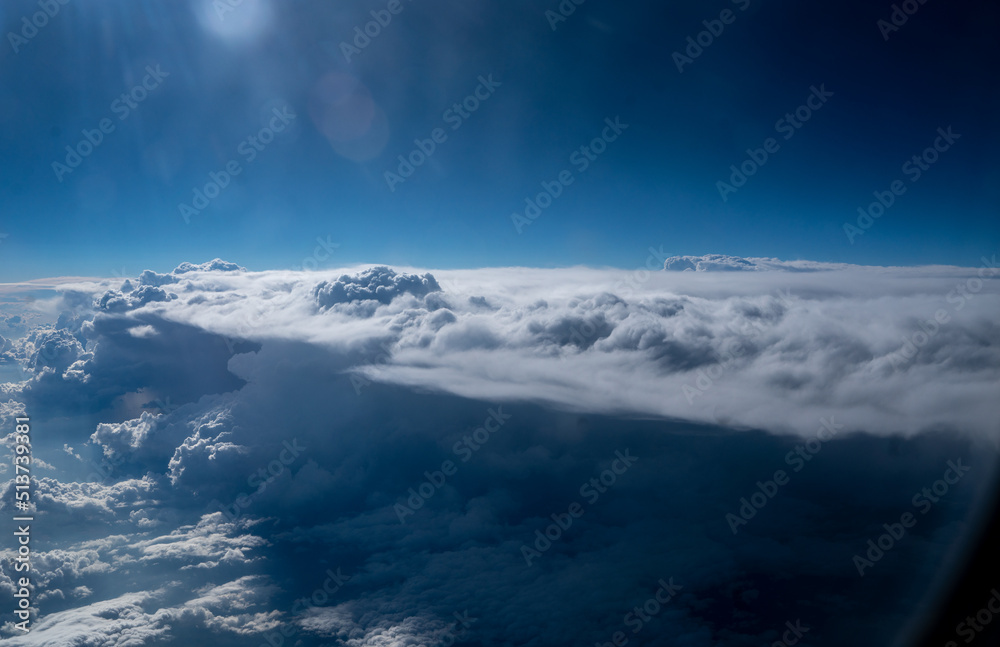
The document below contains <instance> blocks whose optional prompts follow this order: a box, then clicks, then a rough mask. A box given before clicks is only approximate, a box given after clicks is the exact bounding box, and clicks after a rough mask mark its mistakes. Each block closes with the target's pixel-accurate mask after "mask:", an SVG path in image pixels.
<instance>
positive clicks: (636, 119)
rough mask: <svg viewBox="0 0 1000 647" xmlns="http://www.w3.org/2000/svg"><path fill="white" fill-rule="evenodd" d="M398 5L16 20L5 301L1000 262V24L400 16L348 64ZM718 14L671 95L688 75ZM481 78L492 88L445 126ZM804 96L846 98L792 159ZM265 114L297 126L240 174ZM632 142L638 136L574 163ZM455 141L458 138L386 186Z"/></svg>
mask: <svg viewBox="0 0 1000 647" xmlns="http://www.w3.org/2000/svg"><path fill="white" fill-rule="evenodd" d="M386 6H387V3H380V2H353V1H352V2H341V3H337V6H336V7H331V6H329V4H328V3H325V2H316V1H300V2H294V3H277V2H266V1H265V0H246V1H245V2H243V3H242V4H240V5H239V6H236V7H233V8H232V10H231V11H226V12H224V13H221V14H220V13H219V12H218V11H216V10H215V9H213V8H212V4H211V3H209V2H201V1H196V2H177V3H169V4H168V3H153V2H125V1H117V0H101V1H100V2H87V3H84V2H75V3H74V2H71V3H69V4H67V5H65V6H60V8H59V11H58V13H56V14H55V15H54V16H52V17H51V18H50V19H48V21H47V24H45V25H44V26H43V27H41V28H39V29H37V33H35V34H34V35H33V36H32V37H31V38H23V36H22V38H20V39H19V38H17V37H16V36H15V37H11V36H10V35H9V34H11V33H14V34H23V33H28V34H31V33H34V32H33V31H32V30H30V29H29V30H28V31H27V32H24V31H23V30H24V23H23V18H24V17H25V16H29V17H30V16H31V15H32V14H33V13H35V12H37V11H38V10H39V9H38V5H37V3H33V2H20V1H18V2H8V3H4V6H3V9H2V10H0V31H2V32H3V33H4V34H7V36H6V38H5V42H4V43H3V44H2V47H0V51H2V54H0V56H2V57H3V66H2V69H3V72H2V73H0V96H2V97H3V103H4V106H3V108H4V109H3V110H2V111H0V115H2V116H0V136H2V138H3V141H4V143H5V151H4V152H5V154H4V156H3V158H2V161H0V167H2V173H3V178H4V181H3V183H2V184H0V205H2V210H0V232H2V233H5V234H7V237H6V238H3V239H2V240H0V276H2V277H4V280H16V279H25V278H33V277H42V276H53V275H67V274H77V275H98V276H111V275H113V274H114V273H116V272H117V273H123V271H124V273H127V274H135V273H137V272H138V271H140V270H142V269H145V268H152V269H157V270H160V271H166V270H169V269H171V268H172V267H174V266H176V265H177V264H178V263H180V262H181V261H197V262H200V261H204V260H207V259H210V258H214V257H222V258H226V259H229V260H232V261H235V262H238V263H240V264H241V265H243V266H245V267H247V268H249V269H269V268H290V267H297V266H301V265H302V263H303V260H304V259H306V258H308V257H310V256H312V254H313V252H314V250H315V248H316V245H317V243H316V239H317V238H320V239H322V240H328V241H329V240H332V241H335V242H336V243H337V244H339V247H337V249H336V253H335V254H333V255H331V256H330V257H329V258H327V259H323V261H322V262H323V263H324V264H328V265H331V266H335V265H345V264H351V263H358V262H380V263H388V264H408V265H415V266H424V267H438V268H460V267H483V266H507V265H524V266H537V267H553V266H567V265H575V264H587V265H595V266H606V265H608V266H616V267H623V268H630V267H637V266H639V265H641V264H642V263H643V261H644V259H645V258H646V255H647V249H648V248H649V247H650V246H654V247H662V248H663V249H664V250H665V251H667V252H669V253H674V254H703V253H725V254H733V255H738V256H767V257H770V256H774V257H779V258H784V259H812V260H821V261H841V262H849V263H860V264H873V265H890V264H902V265H917V264H927V263H945V264H956V265H962V266H975V265H977V264H978V261H979V258H980V257H981V256H982V255H983V254H984V253H987V252H989V251H991V250H994V251H995V249H996V243H997V241H998V239H1000V228H998V225H997V218H996V207H997V202H998V193H997V186H998V181H1000V169H998V164H997V161H996V158H995V155H993V154H992V152H993V151H995V150H997V144H998V141H997V140H998V137H997V130H996V126H995V115H996V114H997V108H998V102H997V90H996V87H997V84H996V75H997V71H996V66H995V64H994V62H995V60H996V47H997V46H996V45H995V44H994V43H993V42H992V41H993V34H994V33H995V27H996V18H997V10H996V9H995V8H987V7H984V8H980V9H978V10H977V11H971V10H969V9H965V8H956V7H952V6H949V5H948V4H947V3H942V2H936V3H935V2H931V3H927V4H924V5H921V6H920V8H919V10H918V11H917V12H916V13H914V14H913V15H912V16H910V17H909V18H908V19H907V21H906V23H905V24H903V25H902V26H901V27H900V28H899V29H898V30H897V31H892V32H888V40H886V39H884V38H883V33H882V32H881V31H880V29H879V26H878V21H879V20H880V19H889V18H890V14H891V11H892V10H891V8H890V6H889V5H888V4H885V5H884V6H883V4H882V3H862V2H847V3H838V4H837V5H835V6H824V7H823V8H822V10H821V11H820V10H818V9H816V8H815V7H810V6H801V5H798V4H796V3H791V2H776V3H763V2H758V1H756V0H751V1H750V2H746V1H745V0H740V2H738V3H736V2H715V3H693V2H682V3H670V4H669V6H662V4H661V3H653V2H641V3H630V5H629V6H628V7H621V6H618V5H615V4H613V3H602V2H597V1H591V2H588V3H586V4H584V5H582V6H580V7H578V8H577V9H576V11H575V12H574V13H573V14H572V15H570V16H568V17H566V20H565V21H561V22H557V23H554V24H555V29H554V30H553V28H552V24H553V23H550V17H547V16H546V11H552V10H557V6H558V3H555V2H537V1H527V0H516V1H511V2H504V3H499V2H458V1H454V2H444V1H442V2H434V3H431V2H410V1H409V0H402V2H401V4H399V5H398V6H397V7H396V8H397V9H399V12H398V13H396V14H392V15H390V14H381V16H382V17H383V20H385V18H384V16H386V15H390V17H391V20H389V21H388V24H386V25H385V26H382V27H380V29H379V30H378V32H379V33H378V34H377V35H376V36H375V37H374V38H372V39H371V40H370V42H368V43H367V44H365V43H364V41H358V42H359V43H361V44H365V46H364V48H363V49H361V48H359V51H355V52H350V56H349V58H350V61H348V60H347V58H348V56H347V55H345V52H346V51H347V49H345V48H344V47H343V46H342V45H341V43H344V42H347V43H351V42H353V40H354V37H355V34H356V32H355V28H356V27H359V28H361V29H364V28H365V25H366V23H369V22H370V21H372V20H373V17H372V15H371V14H370V12H371V11H376V12H378V11H383V10H385V9H386ZM724 10H728V11H730V12H732V13H731V14H728V15H727V17H728V18H729V19H730V24H728V25H724V29H723V30H722V32H721V33H720V34H719V35H718V36H713V37H712V39H711V40H712V42H711V44H709V45H707V46H706V47H704V48H703V51H702V52H701V53H700V54H699V55H698V56H697V57H694V58H692V59H691V61H690V62H688V63H686V64H685V65H684V66H683V71H682V72H681V71H679V70H678V68H677V65H676V63H675V60H676V59H675V56H674V53H675V52H678V51H680V52H684V51H685V49H686V48H687V47H688V44H689V43H688V41H687V38H688V37H689V36H690V37H692V38H695V39H696V38H698V36H699V32H702V31H704V30H705V29H706V27H705V26H704V24H703V21H709V22H710V24H712V25H715V23H712V22H711V21H715V20H717V19H718V18H719V17H720V13H722V12H723V11H724ZM716 29H718V27H717V26H716ZM371 30H372V31H374V28H371ZM702 39H703V42H707V41H708V40H709V39H708V38H707V36H703V37H702ZM15 50H16V51H15ZM692 51H697V50H692ZM157 66H159V67H157ZM147 68H148V69H151V70H154V71H155V70H161V71H162V72H161V73H160V74H158V75H156V79H153V78H147V76H148V75H149V72H147ZM490 75H492V77H490ZM481 76H482V77H486V78H492V79H493V80H494V81H495V82H496V84H497V85H495V87H493V88H492V89H491V90H490V92H489V93H486V92H484V91H483V90H480V95H481V97H482V96H485V97H486V98H483V99H482V100H481V101H479V100H477V101H475V102H471V103H470V104H469V105H476V104H477V103H478V105H476V109H475V111H474V112H469V113H467V117H463V118H461V119H457V118H455V117H454V114H455V113H454V112H453V113H452V117H451V118H450V119H449V118H448V117H447V115H446V111H448V110H449V109H450V108H451V107H452V106H453V105H454V104H455V103H456V102H462V101H463V100H465V99H466V97H469V96H470V95H474V93H475V92H476V90H477V87H478V86H479V85H480V80H479V78H480V77H481ZM144 79H146V89H139V90H137V88H141V86H142V82H143V80H144ZM814 86H817V87H818V86H822V87H823V88H825V89H826V90H827V91H828V92H831V93H832V96H831V97H829V98H828V100H827V101H826V102H825V103H823V104H822V107H820V108H819V109H817V110H815V112H812V114H811V115H810V116H809V119H808V121H805V122H804V123H802V124H801V128H797V129H795V130H794V136H792V137H790V138H789V139H784V136H785V135H784V134H783V133H781V132H777V131H776V124H777V122H778V121H779V120H780V119H782V118H783V117H784V116H785V115H786V113H790V112H791V113H794V112H795V110H796V109H797V108H798V107H799V106H801V105H803V104H804V103H805V102H806V100H807V98H808V97H809V96H810V93H811V88H812V87H814ZM150 88H152V89H150ZM122 93H131V94H132V100H133V102H134V106H133V107H130V108H128V110H127V111H126V110H125V108H123V103H122V102H121V95H122ZM139 97H141V100H139ZM116 101H119V103H117V104H116ZM125 105H127V102H125ZM274 110H279V111H281V110H286V111H287V112H286V114H293V115H295V117H294V119H291V120H290V122H289V123H288V124H287V125H285V124H282V125H283V126H285V127H284V129H283V130H282V131H281V132H276V133H273V139H272V138H271V134H270V133H268V134H264V135H263V137H264V139H266V140H267V141H268V143H267V144H266V145H264V144H261V145H260V146H259V147H258V150H256V151H254V153H255V157H254V159H252V160H250V159H249V158H250V154H249V151H250V150H251V148H252V144H251V143H248V138H249V137H251V136H255V135H257V134H259V133H260V131H261V129H262V128H265V127H267V126H268V124H269V123H271V117H272V116H273V115H274V114H275V113H274ZM616 117H617V118H620V120H621V122H622V123H624V124H627V125H628V128H627V129H625V130H624V131H623V132H622V133H621V135H620V136H619V137H618V138H617V139H616V140H615V141H613V142H610V143H608V144H607V147H606V150H605V151H604V152H603V153H602V154H600V155H598V156H596V159H594V160H593V162H592V163H591V164H590V166H589V168H587V169H586V170H585V171H582V170H580V169H579V167H574V165H573V164H572V163H571V162H570V156H571V154H573V152H574V151H576V150H578V149H579V148H580V147H581V146H585V145H588V143H589V142H591V141H592V140H593V139H594V138H595V137H598V136H599V135H600V134H601V132H602V130H603V129H604V128H605V119H607V118H611V119H615V118H616ZM104 119H108V120H109V121H108V122H104V124H105V127H106V129H107V130H108V131H109V132H107V133H103V134H102V136H101V141H100V143H99V144H98V145H97V146H95V147H94V149H93V151H92V152H91V153H90V154H89V155H88V156H86V157H83V158H82V159H81V160H80V163H79V165H78V166H77V167H76V168H75V169H74V170H72V172H68V173H67V172H63V173H61V174H60V173H59V171H58V170H55V169H54V168H53V163H54V162H61V163H66V162H67V160H66V158H67V151H66V147H67V146H70V147H75V148H78V150H80V149H79V145H80V142H81V141H84V137H85V135H84V133H83V131H84V130H86V131H90V132H91V138H92V139H96V138H97V135H96V134H95V133H96V132H99V129H100V128H101V124H102V120H104ZM456 125H457V126H458V127H457V128H454V127H455V126H456ZM949 126H951V127H952V128H953V131H954V132H955V133H958V134H960V135H961V138H960V139H958V140H957V141H955V142H954V144H953V145H952V146H951V147H949V148H948V150H947V151H945V152H941V153H940V154H939V159H938V160H937V161H936V162H935V163H934V164H932V165H930V166H929V167H928V169H927V170H926V171H925V172H923V173H922V176H921V177H920V179H919V180H917V181H911V180H910V178H908V177H907V176H906V175H904V173H903V171H902V167H903V164H904V163H905V162H906V161H907V160H909V159H910V158H911V157H912V156H913V155H914V154H920V153H922V151H924V150H925V149H926V148H927V147H928V146H932V144H933V142H934V140H935V138H936V137H937V136H938V135H937V132H936V131H937V129H938V128H939V127H943V128H947V127H949ZM112 127H113V130H111V128H112ZM436 128H441V129H443V132H444V134H445V136H446V139H444V140H443V141H442V142H441V143H439V144H436V145H435V150H434V152H433V153H432V154H431V155H430V156H429V158H428V161H427V162H426V163H424V164H423V165H421V166H419V167H417V168H416V169H415V171H414V173H413V175H412V176H411V177H410V178H408V179H406V181H405V182H403V183H398V184H396V185H395V186H394V187H392V189H390V187H389V186H388V183H387V182H386V178H385V173H386V171H397V170H398V168H397V167H398V165H399V161H398V156H399V155H404V156H407V155H409V154H410V153H411V152H412V151H413V150H414V149H415V147H416V145H415V143H414V140H415V139H421V140H426V139H428V138H431V137H432V136H433V133H434V130H435V129H436ZM95 129H96V130H95ZM769 137H775V139H776V142H777V143H778V144H779V146H780V147H779V148H778V149H777V151H776V152H774V153H773V154H770V155H769V158H768V160H767V162H766V163H765V164H763V165H762V166H761V167H760V168H759V170H757V171H756V173H755V175H754V176H753V177H751V178H749V180H748V181H747V183H746V184H745V185H744V186H743V187H741V188H739V190H738V191H737V192H736V193H732V194H730V195H728V196H727V200H726V201H723V199H722V198H721V197H720V192H719V188H718V186H717V182H719V181H725V180H727V179H728V178H729V176H730V174H731V171H730V165H737V166H739V165H741V164H742V163H743V162H744V161H745V160H747V157H748V155H747V149H758V148H760V147H762V146H763V144H764V142H765V141H766V140H767V138H769ZM241 146H242V148H241ZM86 149H87V146H86V144H84V145H83V149H82V150H86ZM418 157H419V156H418ZM231 160H235V162H236V163H237V164H238V165H239V166H238V168H239V170H240V174H239V176H237V177H235V178H233V179H232V181H231V183H230V184H229V185H228V186H227V187H226V188H225V189H224V190H223V191H222V192H221V193H220V195H219V197H218V198H216V199H214V200H212V201H211V202H210V204H209V205H208V206H207V207H206V208H205V209H204V210H203V211H201V212H200V213H198V214H197V215H194V216H191V217H190V218H189V220H190V222H185V219H184V217H183V216H182V214H181V213H180V212H179V208H178V207H179V205H180V204H182V203H187V204H191V202H192V200H193V199H194V189H195V188H203V187H204V186H205V184H206V183H208V182H209V178H210V176H209V174H210V173H219V172H220V171H224V170H225V168H226V165H227V163H229V162H230V161H231ZM564 169H569V170H571V172H572V174H573V183H572V184H570V185H569V186H566V187H565V188H564V189H565V190H564V191H563V192H562V194H561V195H560V196H559V197H558V198H557V199H556V200H554V202H553V204H552V205H551V206H550V207H549V208H547V209H545V210H544V212H543V214H542V215H541V216H540V217H538V218H537V219H536V220H535V221H534V222H532V223H531V224H530V225H528V226H524V227H522V231H521V232H520V233H518V231H517V229H516V228H515V226H514V224H513V223H512V220H511V214H513V213H515V212H517V211H519V210H520V211H523V209H524V205H525V203H524V201H525V199H526V198H528V197H535V196H536V195H537V194H538V193H539V192H541V191H542V185H541V183H542V182H551V181H553V180H556V179H557V177H558V175H559V173H560V171H562V170H564ZM896 180H900V181H902V182H903V183H904V184H905V186H906V193H905V194H903V195H900V196H898V199H897V200H896V202H895V203H894V204H893V206H892V207H891V208H889V209H888V210H887V212H886V214H885V215H884V216H883V217H881V218H880V219H878V220H877V221H874V224H873V225H872V226H871V228H870V229H868V230H867V231H865V233H864V234H863V235H860V236H856V237H854V239H853V242H852V241H851V240H850V239H849V237H848V236H847V235H846V234H845V232H844V228H843V226H844V224H845V223H851V224H855V223H856V221H857V215H858V214H857V209H858V207H860V206H867V205H868V204H870V203H871V202H872V201H873V200H874V197H873V191H886V190H889V187H890V185H891V184H892V182H893V181H896Z"/></svg>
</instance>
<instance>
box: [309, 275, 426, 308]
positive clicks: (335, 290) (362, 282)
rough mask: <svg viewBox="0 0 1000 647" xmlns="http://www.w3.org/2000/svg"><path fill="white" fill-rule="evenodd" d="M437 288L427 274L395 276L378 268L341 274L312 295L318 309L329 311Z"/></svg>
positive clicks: (420, 295)
mask: <svg viewBox="0 0 1000 647" xmlns="http://www.w3.org/2000/svg"><path fill="white" fill-rule="evenodd" d="M440 289H441V286H439V285H438V283H437V281H436V280H435V279H434V277H433V276H432V275H431V274H430V273H427V274H423V275H416V274H406V273H402V274H397V273H396V272H395V271H394V270H391V269H389V268H388V267H385V266H379V267H372V268H370V269H367V270H365V271H363V272H360V273H358V274H355V275H349V274H343V275H341V276H340V277H339V278H338V279H337V280H335V281H323V282H321V283H319V284H318V285H317V286H316V287H315V289H314V294H315V296H316V302H317V303H318V304H319V306H320V307H321V308H330V307H333V306H335V305H337V304H341V303H352V302H355V301H368V300H372V301H377V302H379V303H382V304H386V303H389V302H390V301H392V300H393V299H394V298H396V297H397V296H400V295H402V294H412V295H413V296H417V297H423V296H426V295H427V294H430V293H431V292H437V291H439V290H440Z"/></svg>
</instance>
